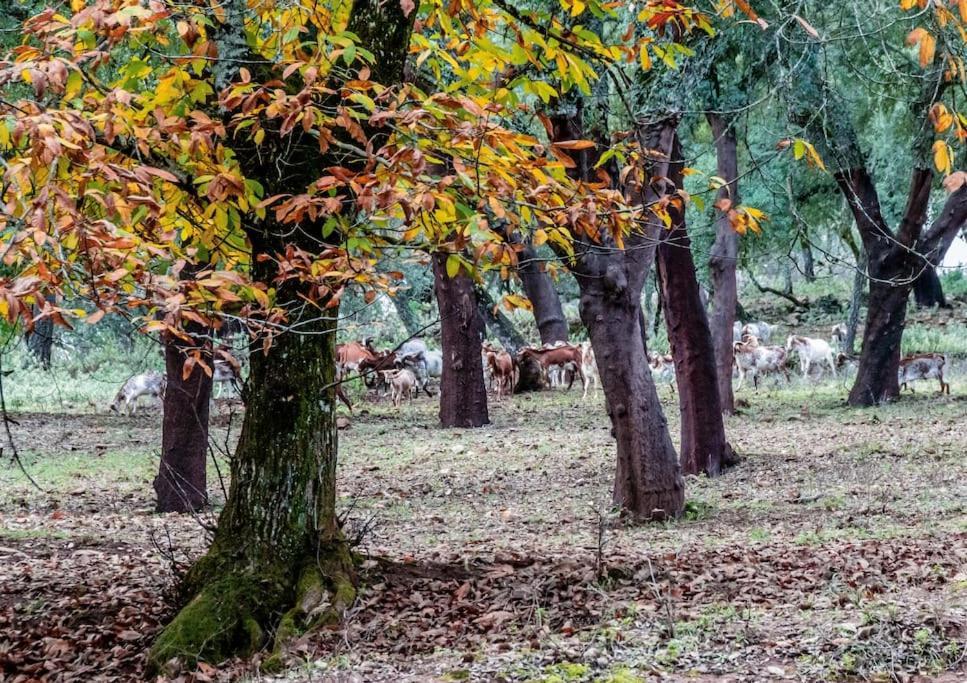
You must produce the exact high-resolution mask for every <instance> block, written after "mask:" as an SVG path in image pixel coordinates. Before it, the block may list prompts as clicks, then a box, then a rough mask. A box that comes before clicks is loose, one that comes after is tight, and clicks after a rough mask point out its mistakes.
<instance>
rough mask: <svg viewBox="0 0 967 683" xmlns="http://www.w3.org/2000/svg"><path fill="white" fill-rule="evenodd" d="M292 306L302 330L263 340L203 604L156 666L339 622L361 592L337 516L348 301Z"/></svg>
mask: <svg viewBox="0 0 967 683" xmlns="http://www.w3.org/2000/svg"><path fill="white" fill-rule="evenodd" d="M287 289H289V288H286V287H283V288H282V290H280V303H283V304H285V303H288V304H292V305H291V306H290V310H291V311H303V312H304V313H303V316H301V317H295V318H294V319H291V320H290V324H292V325H294V326H297V329H298V332H286V333H283V334H281V335H280V336H279V337H277V338H276V339H275V340H274V343H273V344H272V346H271V347H270V348H269V351H268V353H263V351H262V348H261V344H258V348H254V347H253V348H252V349H251V355H250V367H251V375H250V378H249V382H248V386H249V393H248V400H247V403H246V412H245V419H244V422H243V424H242V431H241V435H240V438H239V443H238V446H237V448H236V450H235V456H234V458H233V459H232V468H231V475H232V476H231V488H230V490H229V494H228V500H227V501H226V505H225V509H224V510H223V511H222V513H221V515H220V517H219V520H218V527H217V531H216V533H215V538H214V541H213V543H212V545H211V548H210V549H209V551H208V554H207V555H205V556H204V557H203V558H202V559H201V560H200V561H199V562H198V563H197V564H195V565H194V566H193V567H192V568H191V570H190V571H189V573H188V575H187V577H186V580H185V584H184V588H185V590H186V591H187V593H188V594H189V595H192V596H193V597H192V598H191V601H190V602H189V603H188V604H187V605H186V606H185V607H184V608H183V609H182V611H181V612H180V613H179V614H178V615H177V616H176V617H175V619H174V621H172V622H171V624H169V625H168V627H167V628H166V629H165V630H164V631H163V632H162V634H161V636H160V637H159V638H158V640H157V641H156V643H155V645H154V647H153V648H152V650H151V653H150V659H149V661H150V664H151V665H152V667H153V668H154V669H157V668H158V667H160V666H162V665H164V664H165V663H166V662H168V661H169V660H171V659H172V658H177V659H179V660H181V661H182V662H185V663H192V662H194V661H197V660H205V661H220V660H223V659H225V658H227V657H229V656H232V655H235V654H242V655H246V654H251V653H252V652H254V651H256V650H257V649H259V648H261V647H263V646H264V645H266V644H267V643H269V642H271V640H272V636H273V633H274V640H275V642H276V644H277V645H282V644H284V642H285V640H286V639H287V638H288V637H289V636H291V635H293V634H294V633H296V632H299V631H301V630H303V629H306V628H309V627H311V626H313V625H315V624H317V623H319V622H323V621H327V620H330V619H336V618H338V617H339V615H340V614H341V611H342V610H344V609H345V608H347V607H349V606H350V604H351V603H352V601H353V599H354V590H353V570H352V565H351V562H350V557H349V551H348V548H347V547H346V544H345V542H344V540H343V538H342V536H341V534H340V532H339V528H338V525H337V522H336V515H335V479H336V429H335V420H334V406H335V403H334V402H335V389H334V384H333V379H334V369H335V347H334V343H335V330H336V315H337V311H338V309H329V310H328V313H327V314H320V312H319V310H318V309H315V308H309V307H305V306H301V305H299V304H300V299H299V297H298V293H299V292H298V291H297V290H296V288H294V287H293V288H291V291H287Z"/></svg>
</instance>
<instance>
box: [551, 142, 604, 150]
mask: <svg viewBox="0 0 967 683" xmlns="http://www.w3.org/2000/svg"><path fill="white" fill-rule="evenodd" d="M554 146H555V147H560V148H561V149H592V148H593V147H595V144H594V143H593V142H591V141H590V140H562V141H561V142H555V143H554Z"/></svg>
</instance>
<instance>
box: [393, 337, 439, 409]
mask: <svg viewBox="0 0 967 683" xmlns="http://www.w3.org/2000/svg"><path fill="white" fill-rule="evenodd" d="M428 353H429V351H428V350H427V348H426V344H424V343H423V340H422V339H410V340H408V341H406V342H403V344H402V345H400V347H399V349H397V351H396V359H397V360H396V366H397V367H404V368H407V369H409V370H410V372H412V373H413V375H414V376H415V377H416V386H417V390H418V391H419V390H420V389H422V390H423V391H424V392H425V393H426V395H427V396H433V394H432V393H431V392H430V389H429V386H428V385H429V383H430V372H429V368H428V361H427V354H428ZM441 363H442V359H441Z"/></svg>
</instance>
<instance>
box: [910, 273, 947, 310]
mask: <svg viewBox="0 0 967 683" xmlns="http://www.w3.org/2000/svg"><path fill="white" fill-rule="evenodd" d="M913 298H914V299H915V300H916V302H917V308H934V307H939V308H947V298H946V297H945V296H944V293H943V285H942V284H941V283H940V276H939V275H937V269H936V268H934V267H933V266H930V265H928V266H925V267H924V269H923V272H921V273H920V275H919V276H918V277H917V279H916V280H915V281H914V283H913Z"/></svg>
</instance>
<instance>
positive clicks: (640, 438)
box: [578, 270, 685, 520]
mask: <svg viewBox="0 0 967 683" xmlns="http://www.w3.org/2000/svg"><path fill="white" fill-rule="evenodd" d="M607 272H608V274H607V275H605V274H604V273H602V276H601V277H597V278H595V277H588V278H584V277H579V278H578V283H579V284H580V285H581V320H582V321H583V322H584V324H585V325H586V326H587V328H588V332H589V334H590V337H591V345H592V347H593V348H594V356H595V360H596V361H597V364H598V372H599V374H600V376H601V386H602V388H603V389H604V395H605V399H606V402H607V410H608V417H609V418H611V432H612V435H613V436H614V438H615V440H616V442H617V448H618V462H617V468H616V470H615V480H614V493H613V499H614V504H615V505H616V506H617V507H620V508H621V509H622V510H623V511H624V512H626V513H628V514H630V515H631V516H632V517H633V518H635V519H638V520H662V519H667V518H671V517H677V516H678V515H679V514H681V511H682V509H683V507H684V500H685V484H684V482H683V480H682V474H681V466H680V465H679V463H678V458H677V457H676V455H675V447H674V445H673V444H672V441H671V438H670V437H669V435H668V423H667V421H666V420H665V415H664V414H663V413H662V409H661V403H660V402H659V400H658V392H657V391H656V389H655V384H654V382H653V381H652V377H651V370H650V368H649V366H648V359H647V355H646V352H645V348H644V346H643V345H642V344H640V343H637V342H638V340H641V339H642V338H643V337H642V331H641V329H640V322H639V321H640V320H641V305H640V303H639V301H638V299H639V297H640V288H639V289H638V290H635V291H629V289H627V288H626V287H625V286H624V285H625V283H623V282H621V281H615V280H614V279H613V278H614V276H615V275H616V274H617V270H608V271H607Z"/></svg>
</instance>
